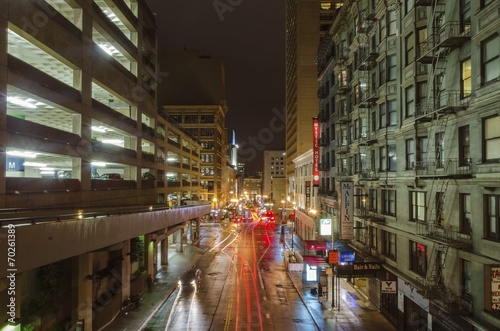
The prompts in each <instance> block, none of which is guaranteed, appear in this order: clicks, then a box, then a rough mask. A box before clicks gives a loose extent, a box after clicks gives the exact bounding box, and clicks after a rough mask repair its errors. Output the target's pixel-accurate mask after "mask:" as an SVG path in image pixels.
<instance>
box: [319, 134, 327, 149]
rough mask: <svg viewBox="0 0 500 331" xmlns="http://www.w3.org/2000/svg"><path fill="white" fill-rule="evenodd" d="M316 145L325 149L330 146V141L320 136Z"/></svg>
mask: <svg viewBox="0 0 500 331" xmlns="http://www.w3.org/2000/svg"><path fill="white" fill-rule="evenodd" d="M318 144H319V145H320V146H321V147H327V146H330V139H328V137H326V136H321V137H320V138H319V140H318Z"/></svg>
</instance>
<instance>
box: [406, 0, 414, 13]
mask: <svg viewBox="0 0 500 331" xmlns="http://www.w3.org/2000/svg"><path fill="white" fill-rule="evenodd" d="M403 2H404V1H403ZM414 3H415V0H406V3H405V14H408V13H409V12H410V10H412V9H413V5H414Z"/></svg>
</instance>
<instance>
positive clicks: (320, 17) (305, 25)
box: [285, 0, 343, 190]
mask: <svg viewBox="0 0 500 331" xmlns="http://www.w3.org/2000/svg"><path fill="white" fill-rule="evenodd" d="M342 2H343V1H318V0H287V2H286V131H287V133H286V137H285V140H286V155H287V160H288V161H287V165H286V177H287V182H288V185H289V190H291V189H292V188H293V177H294V163H293V162H292V160H293V159H294V158H296V157H297V156H298V155H301V154H302V153H304V152H306V151H308V150H309V149H311V148H312V144H313V139H312V136H313V134H312V118H313V117H314V116H316V115H317V114H318V111H317V109H318V97H317V90H318V72H317V68H316V65H315V57H316V53H317V50H318V45H319V41H320V40H321V38H322V37H323V36H324V34H325V32H327V31H328V28H329V27H330V25H331V23H332V19H333V16H334V11H335V10H336V9H335V8H336V7H338V6H340V5H341V3H342Z"/></svg>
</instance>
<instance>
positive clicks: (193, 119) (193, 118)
mask: <svg viewBox="0 0 500 331" xmlns="http://www.w3.org/2000/svg"><path fill="white" fill-rule="evenodd" d="M184 123H198V115H184Z"/></svg>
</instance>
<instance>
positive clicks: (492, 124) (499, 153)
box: [483, 116, 500, 162]
mask: <svg viewBox="0 0 500 331" xmlns="http://www.w3.org/2000/svg"><path fill="white" fill-rule="evenodd" d="M483 137H484V146H483V160H484V161H486V162H488V161H494V162H497V161H500V116H494V117H489V118H485V119H483Z"/></svg>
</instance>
